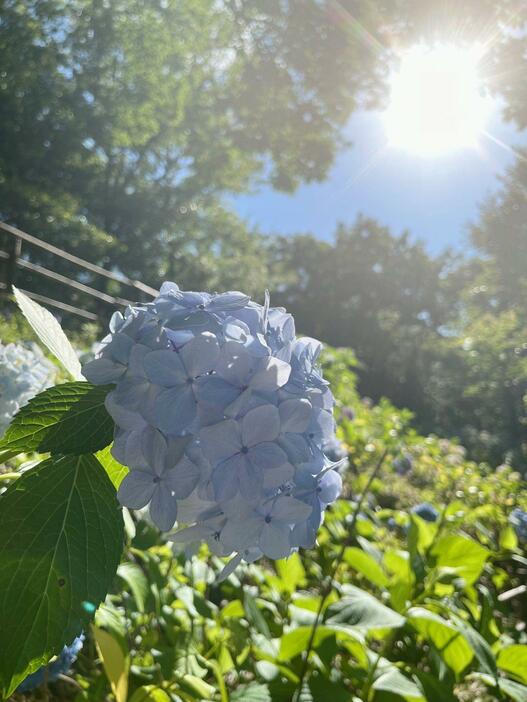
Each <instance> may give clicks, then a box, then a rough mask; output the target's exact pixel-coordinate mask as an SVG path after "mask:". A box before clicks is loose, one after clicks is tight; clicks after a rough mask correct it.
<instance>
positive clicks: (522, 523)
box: [509, 507, 527, 541]
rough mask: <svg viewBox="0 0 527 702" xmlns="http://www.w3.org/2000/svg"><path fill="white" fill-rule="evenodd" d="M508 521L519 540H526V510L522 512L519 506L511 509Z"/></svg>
mask: <svg viewBox="0 0 527 702" xmlns="http://www.w3.org/2000/svg"><path fill="white" fill-rule="evenodd" d="M509 520H510V523H511V524H512V526H513V528H514V531H515V532H516V535H517V536H518V539H519V540H520V541H527V512H524V511H523V510H522V509H520V508H519V507H516V509H513V510H512V512H511V514H510V517H509Z"/></svg>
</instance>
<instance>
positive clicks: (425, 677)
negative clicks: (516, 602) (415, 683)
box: [415, 670, 458, 702]
mask: <svg viewBox="0 0 527 702" xmlns="http://www.w3.org/2000/svg"><path fill="white" fill-rule="evenodd" d="M415 675H416V677H417V678H418V679H419V682H420V683H421V687H422V688H423V692H424V694H425V699H426V700H427V702H458V698H457V697H454V694H453V692H452V687H451V686H450V685H448V684H447V681H446V680H439V678H438V677H437V676H436V675H432V674H431V673H426V672H425V671H423V670H416V671H415Z"/></svg>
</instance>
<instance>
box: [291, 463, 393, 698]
mask: <svg viewBox="0 0 527 702" xmlns="http://www.w3.org/2000/svg"><path fill="white" fill-rule="evenodd" d="M387 453H388V451H387V450H385V451H384V452H383V453H382V455H381V457H380V458H379V460H378V461H377V463H376V464H375V465H374V467H373V470H372V472H371V473H370V476H369V478H368V481H367V483H366V485H365V487H364V490H363V491H362V493H361V495H360V497H359V500H358V502H357V506H356V508H355V511H354V512H353V516H352V518H351V522H350V526H349V537H350V538H353V536H354V535H355V527H356V525H357V519H358V517H359V513H360V511H361V509H362V505H363V504H364V500H365V499H366V495H367V494H368V491H369V489H370V487H371V485H372V483H373V481H374V480H375V478H376V477H377V475H378V474H379V471H380V470H381V468H382V465H383V463H384V460H385V458H386V455H387ZM347 546H348V539H345V540H344V541H343V542H342V545H341V547H340V549H339V551H338V553H337V557H336V558H335V560H334V561H333V567H332V568H331V571H330V573H329V575H328V576H327V577H326V578H325V579H324V582H323V584H322V587H321V590H320V602H319V604H318V609H317V613H316V616H315V621H314V622H313V626H312V627H311V632H310V634H309V640H308V642H307V647H306V651H305V653H304V656H303V660H302V668H301V670H300V676H299V679H298V683H297V687H296V690H295V694H294V696H293V700H292V702H299V700H300V695H301V694H302V688H303V685H304V680H305V678H306V675H307V671H308V667H309V658H310V656H311V652H312V650H313V644H314V641H315V636H316V633H317V629H318V627H319V625H320V624H323V623H324V617H325V605H326V602H327V599H328V597H329V596H330V594H331V591H332V590H333V585H334V580H335V576H336V574H337V570H338V568H339V566H340V564H341V563H342V559H343V557H344V552H345V550H346V548H347Z"/></svg>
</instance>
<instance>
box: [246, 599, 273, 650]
mask: <svg viewBox="0 0 527 702" xmlns="http://www.w3.org/2000/svg"><path fill="white" fill-rule="evenodd" d="M243 607H244V609H245V614H246V616H247V619H248V621H249V622H250V623H251V624H252V625H253V626H254V627H255V628H256V630H257V631H259V632H260V634H263V635H264V636H266V637H267V638H271V631H270V629H269V625H268V624H267V622H266V621H265V617H264V616H263V614H262V613H261V612H260V609H259V607H258V604H257V602H256V600H255V599H254V597H253V596H252V595H251V594H250V593H249V592H248V591H247V590H244V593H243Z"/></svg>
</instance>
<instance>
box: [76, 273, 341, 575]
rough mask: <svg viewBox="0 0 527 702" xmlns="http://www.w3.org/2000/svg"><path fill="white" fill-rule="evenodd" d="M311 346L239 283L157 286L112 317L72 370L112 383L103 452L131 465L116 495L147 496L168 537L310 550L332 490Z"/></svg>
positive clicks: (328, 436)
mask: <svg viewBox="0 0 527 702" xmlns="http://www.w3.org/2000/svg"><path fill="white" fill-rule="evenodd" d="M320 351H321V344H320V343H319V342H318V341H316V340H314V339H309V338H297V337H296V334H295V325H294V320H293V318H292V316H291V315H289V314H287V312H286V311H285V310H284V309H282V308H270V307H269V300H268V298H266V300H265V304H264V305H260V304H258V303H256V302H253V301H252V300H250V298H249V297H247V296H246V295H244V294H243V293H240V292H227V293H222V294H208V293H197V292H184V291H182V290H180V289H179V288H178V286H177V285H175V283H164V284H163V286H162V288H161V291H160V293H159V296H158V297H157V298H156V299H155V300H154V301H153V302H152V303H148V304H145V305H138V306H136V307H129V308H128V309H127V310H126V312H125V313H124V314H120V313H116V314H115V315H114V316H113V318H112V320H111V323H110V334H109V335H108V336H107V337H106V338H105V339H104V340H103V341H102V343H101V346H100V348H99V350H98V353H97V357H96V358H95V360H93V361H91V362H90V363H88V364H87V365H86V366H85V367H84V374H85V376H86V378H87V379H88V380H89V381H90V382H92V383H95V384H106V383H114V384H115V388H114V390H112V391H111V392H110V393H109V395H108V397H107V401H106V406H107V409H108V411H109V413H110V414H111V416H112V417H113V419H114V421H115V425H116V431H115V438H114V444H113V448H112V451H113V454H114V456H115V458H116V459H117V460H118V461H120V462H121V463H123V464H125V465H127V466H128V467H129V468H130V472H129V473H128V475H127V476H126V478H125V479H124V481H123V483H122V484H121V486H120V488H119V492H118V497H119V499H120V501H121V503H122V504H123V505H125V506H127V507H130V508H133V509H139V508H142V507H145V506H146V505H149V511H150V516H151V518H152V520H153V521H154V523H155V524H156V525H157V526H158V527H159V528H160V529H162V530H164V531H169V530H170V529H171V528H172V527H173V526H174V524H175V522H176V519H177V520H178V522H179V523H180V524H186V525H187V526H186V528H184V529H182V530H180V531H179V532H177V533H176V534H175V535H174V536H173V539H174V540H175V541H179V542H185V543H192V542H199V541H205V542H206V543H207V544H208V545H209V547H210V548H211V549H212V550H213V551H214V552H215V553H217V554H219V555H223V556H226V555H229V554H234V555H235V559H234V561H233V563H235V564H236V563H238V562H239V561H241V560H242V559H243V560H246V561H250V562H252V561H253V560H255V559H256V558H258V557H260V556H262V555H266V556H268V557H270V558H283V557H285V556H287V555H289V554H290V553H291V551H292V550H293V549H296V548H298V547H299V546H305V547H307V546H311V545H313V543H314V541H315V538H316V533H317V530H318V527H319V526H320V524H321V522H322V519H323V516H324V510H325V509H326V507H327V506H328V505H329V504H331V502H333V501H334V500H335V499H336V498H337V497H338V495H339V493H340V489H341V480H340V477H339V476H338V474H337V473H336V471H335V468H336V464H335V463H334V462H333V461H332V460H331V459H330V456H329V455H328V452H329V453H331V451H332V450H333V449H334V447H335V444H336V440H335V433H334V432H335V422H334V419H333V396H332V394H331V391H330V389H329V385H328V383H327V382H326V381H325V380H324V378H323V377H322V374H321V371H320V368H319V366H318V362H317V361H318V356H319V354H320Z"/></svg>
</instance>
